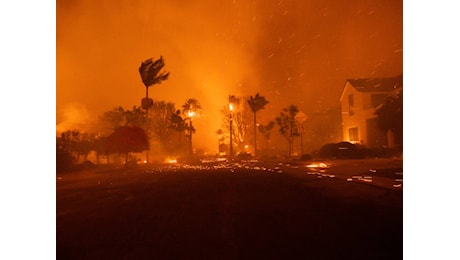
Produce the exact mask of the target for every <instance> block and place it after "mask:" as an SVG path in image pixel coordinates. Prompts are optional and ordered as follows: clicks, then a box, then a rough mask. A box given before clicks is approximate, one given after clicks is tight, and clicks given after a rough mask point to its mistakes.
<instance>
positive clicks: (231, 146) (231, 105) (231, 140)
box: [228, 102, 233, 158]
mask: <svg viewBox="0 0 460 260" xmlns="http://www.w3.org/2000/svg"><path fill="white" fill-rule="evenodd" d="M228 109H229V110H230V158H231V157H233V144H232V142H233V138H232V132H233V131H232V125H233V118H232V111H233V104H232V103H231V102H230V103H229V104H228Z"/></svg>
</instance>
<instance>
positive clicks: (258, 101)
mask: <svg viewBox="0 0 460 260" xmlns="http://www.w3.org/2000/svg"><path fill="white" fill-rule="evenodd" d="M268 103H269V102H268V101H267V100H266V99H265V97H264V96H261V95H259V93H257V94H256V95H255V96H254V97H253V96H250V97H249V99H248V104H249V106H250V107H251V110H252V112H253V113H254V155H256V154H257V122H256V113H257V111H259V110H261V109H264V108H265V105H266V104H268Z"/></svg>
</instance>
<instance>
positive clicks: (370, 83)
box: [347, 75, 403, 92]
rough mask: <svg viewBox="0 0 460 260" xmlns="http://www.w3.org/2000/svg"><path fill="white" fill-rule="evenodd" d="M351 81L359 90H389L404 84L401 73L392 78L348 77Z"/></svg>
mask: <svg viewBox="0 0 460 260" xmlns="http://www.w3.org/2000/svg"><path fill="white" fill-rule="evenodd" d="M347 82H349V83H350V85H352V86H353V87H354V88H355V89H356V90H357V91H359V92H388V91H392V90H394V89H396V88H400V87H402V85H403V76H402V75H399V76H396V77H391V78H364V79H348V80H347Z"/></svg>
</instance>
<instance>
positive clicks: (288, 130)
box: [276, 105, 299, 157]
mask: <svg viewBox="0 0 460 260" xmlns="http://www.w3.org/2000/svg"><path fill="white" fill-rule="evenodd" d="M298 112H299V109H298V108H297V107H296V106H295V105H290V106H289V107H286V108H284V109H283V110H282V111H281V113H280V115H279V116H278V117H277V118H276V123H277V124H278V126H279V132H280V134H281V135H282V136H284V138H285V139H286V141H287V142H288V144H289V157H291V154H292V143H293V141H294V138H295V137H296V136H298V135H299V133H298V129H297V121H296V120H295V116H296V115H297V113H298Z"/></svg>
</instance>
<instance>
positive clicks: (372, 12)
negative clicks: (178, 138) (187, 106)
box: [56, 0, 403, 150]
mask: <svg viewBox="0 0 460 260" xmlns="http://www.w3.org/2000/svg"><path fill="white" fill-rule="evenodd" d="M190 2H192V3H190ZM56 8H57V10H56V11H57V16H56V24H57V28H56V40H57V42H56V65H57V66H56V67H57V71H56V113H57V114H56V118H57V122H56V124H57V130H66V129H69V128H73V127H78V126H84V124H85V123H86V122H87V121H88V120H90V119H91V118H94V117H95V116H98V115H100V114H102V113H103V112H105V111H107V110H111V109H112V108H114V107H116V106H123V107H124V108H131V107H132V106H134V105H137V106H139V105H140V100H141V98H142V97H143V96H144V95H145V86H144V85H143V84H142V81H141V78H140V76H139V72H138V67H139V65H140V64H141V62H142V61H143V60H146V59H148V58H151V57H153V58H154V59H158V58H159V57H160V56H163V57H164V59H165V64H166V65H165V67H164V70H165V71H169V72H170V73H171V74H170V77H169V79H168V80H166V81H164V82H163V83H162V84H160V85H155V86H153V87H152V88H150V90H149V96H150V97H152V98H153V99H157V100H165V101H172V102H174V103H175V104H176V107H177V108H180V107H181V106H182V104H183V103H184V102H185V100H186V99H187V98H196V99H198V100H199V101H200V102H201V103H202V106H203V113H204V114H203V116H202V117H201V118H200V119H199V120H196V123H195V126H196V128H197V133H196V137H194V140H195V141H194V145H196V146H200V145H201V146H202V147H203V148H206V149H211V150H212V149H214V150H216V149H217V138H216V135H215V131H216V130H217V129H218V128H221V124H222V123H221V122H222V119H221V117H222V116H221V114H220V112H219V111H220V109H221V108H222V106H223V105H225V104H226V102H227V97H228V95H229V94H234V95H255V93H256V92H260V94H261V95H263V96H265V97H266V98H267V100H269V101H270V104H269V105H268V106H267V109H266V110H265V111H261V112H260V120H261V123H264V120H268V119H270V118H271V117H272V116H275V115H277V114H278V113H279V112H280V110H281V109H282V108H283V107H286V106H288V105H290V104H295V105H297V106H298V107H299V108H300V109H301V110H302V111H304V112H305V113H306V114H309V113H312V112H314V111H317V110H322V109H325V108H329V107H333V106H337V102H338V98H339V95H340V92H341V89H342V87H343V84H344V82H345V80H346V79H348V78H357V77H385V76H395V75H398V74H400V73H402V69H403V64H402V63H403V61H402V58H403V52H402V49H403V46H402V45H403V39H402V38H403V33H402V29H403V28H402V27H403V26H402V21H403V17H402V14H403V13H402V0H399V1H395V0H389V1H381V0H374V1H366V0H360V1H358V0H349V1H345V0H344V1H340V0H315V1H304V0H302V1H300V0H298V1H292V0H291V1H289V0H253V1H250V0H247V1H242V0H222V1H214V0H213V1H211V0H206V1H184V0H164V1H147V0H101V1H90V0H57V2H56ZM198 148H199V147H198Z"/></svg>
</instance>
